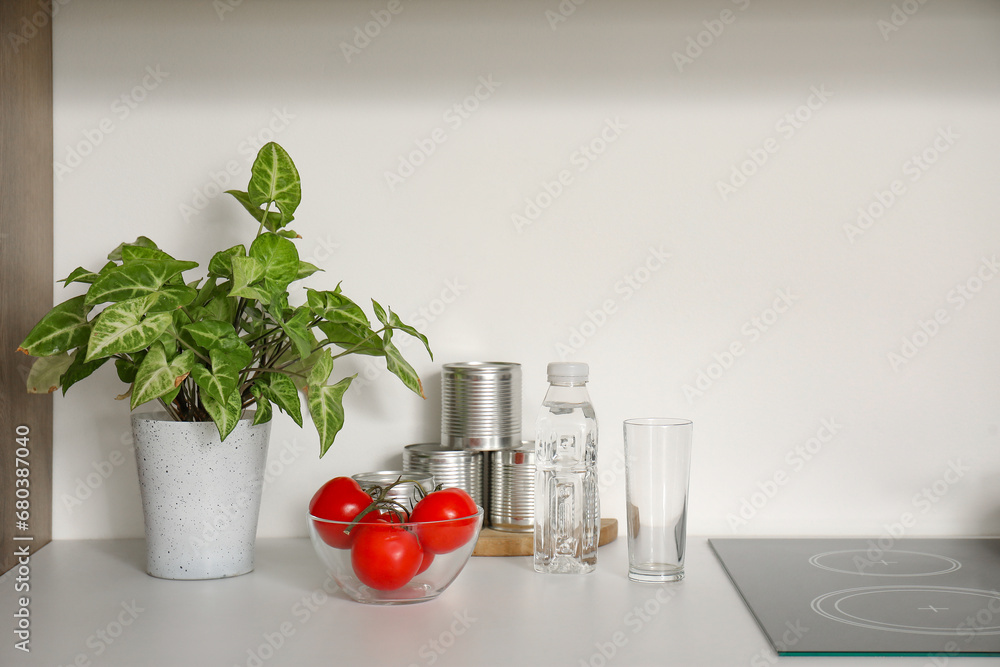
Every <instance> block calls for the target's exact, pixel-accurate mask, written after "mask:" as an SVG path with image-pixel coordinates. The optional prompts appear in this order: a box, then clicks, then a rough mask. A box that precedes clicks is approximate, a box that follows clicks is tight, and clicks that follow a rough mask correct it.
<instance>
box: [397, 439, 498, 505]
mask: <svg viewBox="0 0 1000 667" xmlns="http://www.w3.org/2000/svg"><path fill="white" fill-rule="evenodd" d="M484 460H485V459H484V453H483V452H477V451H473V450H471V449H451V448H448V447H445V446H444V445H442V444H440V443H437V442H425V443H420V444H415V445H407V446H406V447H404V448H403V468H404V469H406V470H413V471H418V472H424V473H430V474H431V475H432V476H433V477H434V483H435V484H440V485H442V486H444V487H458V488H460V489H463V490H464V491H465V492H466V493H468V494H469V495H470V496H472V499H473V500H475V501H476V504H477V505H479V506H480V507H483V508H486V493H485V492H484V491H485V489H486V486H485V484H484V475H485V472H486V471H485V465H484V463H483V461H484Z"/></svg>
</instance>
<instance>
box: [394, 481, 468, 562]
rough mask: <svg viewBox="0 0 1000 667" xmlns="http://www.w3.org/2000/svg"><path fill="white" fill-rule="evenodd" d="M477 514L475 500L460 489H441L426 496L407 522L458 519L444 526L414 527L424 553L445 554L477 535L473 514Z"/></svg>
mask: <svg viewBox="0 0 1000 667" xmlns="http://www.w3.org/2000/svg"><path fill="white" fill-rule="evenodd" d="M478 511H479V508H478V507H476V501H474V500H473V499H472V496H470V495H469V494H468V493H466V492H465V491H463V490H462V489H456V488H452V489H442V490H441V491H434V492H433V493H429V494H427V495H426V496H425V497H424V499H423V500H421V501H420V502H419V503H417V506H416V507H414V508H413V511H412V512H411V513H410V521H412V522H414V523H417V524H420V523H421V522H432V521H445V520H448V519H461V518H464V517H469V519H468V520H465V521H449V522H448V523H446V524H434V523H428V524H427V525H424V526H421V525H418V526H417V537H419V538H420V544H421V545H422V546H423V547H424V550H425V551H429V552H431V553H433V554H446V553H448V552H449V551H454V550H455V549H458V548H459V547H460V546H462V545H463V544H467V543H468V542H469V540H471V539H472V538H473V537H474V536H475V533H476V518H475V514H476V512H478Z"/></svg>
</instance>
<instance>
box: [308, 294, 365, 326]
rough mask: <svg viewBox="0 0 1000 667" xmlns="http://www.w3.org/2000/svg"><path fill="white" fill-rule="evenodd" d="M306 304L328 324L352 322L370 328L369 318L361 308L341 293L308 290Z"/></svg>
mask: <svg viewBox="0 0 1000 667" xmlns="http://www.w3.org/2000/svg"><path fill="white" fill-rule="evenodd" d="M306 303H308V304H309V309H310V310H312V312H313V314H314V315H316V317H322V318H323V319H325V320H326V321H328V322H334V323H341V322H350V323H354V324H360V325H361V326H364V327H368V326H370V323H369V322H368V316H367V315H365V311H363V310H361V306H359V305H358V304H356V303H354V302H353V301H351V300H350V299H348V298H347V297H346V296H344V295H343V294H341V293H340V292H339V291H336V292H319V291H316V290H313V289H307V290H306Z"/></svg>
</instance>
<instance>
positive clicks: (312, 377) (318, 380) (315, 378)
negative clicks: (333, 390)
mask: <svg viewBox="0 0 1000 667" xmlns="http://www.w3.org/2000/svg"><path fill="white" fill-rule="evenodd" d="M320 353H321V354H320V356H319V358H318V359H316V363H315V364H314V365H313V367H312V368H311V369H310V370H309V378H308V380H307V381H308V383H309V385H310V386H313V385H320V384H326V381H327V380H329V379H330V373H332V372H333V357H332V356H331V355H330V350H320Z"/></svg>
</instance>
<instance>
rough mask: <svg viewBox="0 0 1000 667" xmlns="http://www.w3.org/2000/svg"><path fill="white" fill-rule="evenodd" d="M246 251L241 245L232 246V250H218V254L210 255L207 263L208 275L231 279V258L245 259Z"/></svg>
mask: <svg viewBox="0 0 1000 667" xmlns="http://www.w3.org/2000/svg"><path fill="white" fill-rule="evenodd" d="M246 256H247V249H246V248H244V247H243V244H242V243H241V244H240V245H234V246H233V247H232V248H229V249H227V250H220V251H219V252H217V253H215V254H214V255H212V259H211V261H209V263H208V274H209V275H210V276H217V277H222V278H232V277H233V257H246Z"/></svg>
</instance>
